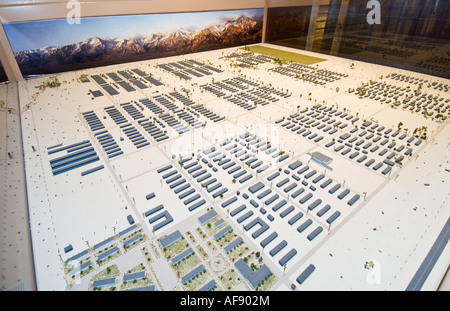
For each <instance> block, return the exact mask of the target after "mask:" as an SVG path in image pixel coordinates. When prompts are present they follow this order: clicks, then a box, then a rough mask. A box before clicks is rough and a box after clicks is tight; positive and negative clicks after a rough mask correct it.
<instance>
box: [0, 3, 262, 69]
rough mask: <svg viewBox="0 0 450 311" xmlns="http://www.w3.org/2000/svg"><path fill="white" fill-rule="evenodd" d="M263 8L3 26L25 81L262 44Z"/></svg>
mask: <svg viewBox="0 0 450 311" xmlns="http://www.w3.org/2000/svg"><path fill="white" fill-rule="evenodd" d="M263 13H264V11H263V9H256V10H238V11H218V12H217V11H216V12H196V13H174V14H147V15H125V16H108V17H89V18H81V21H80V24H70V23H68V22H67V21H66V20H65V19H59V20H48V21H33V22H23V23H10V24H4V28H5V32H6V34H7V36H8V39H9V42H10V43H11V47H12V49H13V52H14V55H15V57H16V60H17V63H18V65H19V67H20V70H21V71H22V75H23V76H24V77H30V76H34V75H43V74H52V73H58V72H64V71H71V70H77V69H83V68H90V67H97V66H105V65H111V64H118V63H125V62H132V61H140V60H147V59H153V58H160V57H167V56H174V55H181V54H188V53H195V52H201V51H208V50H213V49H220V48H226V47H233V46H239V45H246V44H252V43H259V42H261V36H262V23H263Z"/></svg>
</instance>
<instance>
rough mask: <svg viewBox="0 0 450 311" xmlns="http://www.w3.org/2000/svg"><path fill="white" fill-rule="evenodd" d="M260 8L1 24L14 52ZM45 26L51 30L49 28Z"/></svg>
mask: <svg viewBox="0 0 450 311" xmlns="http://www.w3.org/2000/svg"><path fill="white" fill-rule="evenodd" d="M262 12H263V10H261V9H257V10H239V11H215V12H196V13H175V14H148V15H124V16H109V17H87V18H82V19H81V22H80V24H69V23H67V21H66V19H58V20H47V21H33V22H22V23H10V24H4V25H3V26H4V28H5V32H6V34H7V36H8V38H9V41H10V43H11V47H12V49H13V51H14V52H19V51H24V50H33V49H38V48H43V47H46V46H64V45H68V44H73V43H76V42H81V41H84V40H87V39H89V38H92V37H95V36H96V37H99V38H102V39H113V38H126V37H130V36H135V35H148V34H151V33H158V32H170V31H175V30H178V29H183V30H187V31H195V30H200V29H202V28H204V27H209V26H212V25H215V24H219V23H221V22H224V21H226V20H228V19H230V18H233V17H237V16H239V15H240V14H245V15H249V16H254V15H260V14H262ZM49 29H50V30H51V31H49Z"/></svg>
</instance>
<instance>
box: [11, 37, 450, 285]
mask: <svg viewBox="0 0 450 311" xmlns="http://www.w3.org/2000/svg"><path fill="white" fill-rule="evenodd" d="M267 46H270V45H267ZM277 49H280V50H288V51H290V52H293V51H294V52H293V53H296V50H294V49H289V48H282V47H277ZM299 54H305V55H306V56H305V57H307V56H311V57H314V56H316V55H317V54H315V53H312V52H304V51H302V53H299ZM321 57H322V58H323V57H325V59H324V60H323V61H320V62H318V63H315V64H308V65H306V64H300V63H296V62H286V60H283V62H282V63H280V60H279V59H277V57H275V56H273V55H270V56H269V55H263V54H258V53H253V52H249V51H248V50H247V49H245V48H227V49H222V50H215V51H208V52H201V53H194V54H189V55H181V56H173V57H167V58H162V59H154V60H148V61H142V62H133V63H125V64H118V65H113V66H106V67H97V68H91V69H85V70H82V71H75V72H67V73H62V74H57V75H55V76H47V77H40V78H35V79H29V80H26V81H24V82H20V83H19V87H18V88H19V90H18V92H19V95H20V109H21V124H22V125H21V126H22V137H23V144H24V159H25V167H26V182H27V196H28V205H29V214H30V228H31V237H32V242H33V255H34V261H35V269H36V276H37V285H38V289H41V290H152V291H153V290H157V291H161V290H167V291H169V290H322V289H324V290H347V289H357V290H370V289H376V290H404V289H406V288H407V286H408V285H409V282H410V281H411V280H412V279H413V276H414V275H415V273H416V272H417V270H418V269H419V267H420V265H421V264H422V261H423V260H424V258H425V257H426V256H427V253H428V251H429V249H430V248H431V245H433V243H434V242H435V240H436V238H437V237H438V235H439V234H440V232H441V230H442V228H443V226H444V225H445V223H446V222H447V219H448V217H449V216H450V209H449V208H448V207H449V203H448V196H449V194H450V193H449V190H448V188H449V187H448V183H449V178H448V176H449V175H448V174H449V169H450V166H449V164H448V163H449V162H448V160H449V156H448V154H449V149H450V128H449V126H448V115H449V114H450V105H449V102H450V94H449V93H448V85H449V81H448V80H446V79H442V78H436V77H433V76H427V75H424V74H418V73H414V72H409V71H406V70H400V69H397V68H390V67H384V66H379V65H374V64H367V63H363V62H355V61H351V60H346V59H341V58H338V57H332V56H324V55H322V56H321ZM55 79H56V80H57V81H58V82H59V83H60V85H58V86H57V87H50V86H49V85H50V84H49V82H51V81H56V80H55ZM42 85H43V87H41V88H39V86H42ZM414 208H415V209H414ZM391 238H392V240H391ZM392 241H395V242H397V244H395V243H391V242H392ZM449 258H450V256H449V252H448V247H447V249H445V250H443V251H442V256H441V257H440V258H439V256H438V259H436V262H437V263H436V269H437V270H435V271H437V272H435V273H434V274H433V273H430V278H429V283H426V285H427V284H429V285H427V286H430V287H433V286H434V285H433V284H435V283H436V282H437V280H438V279H439V277H440V276H442V275H441V274H442V273H441V272H442V271H441V270H442V266H445V263H448V261H449ZM367 262H375V263H376V264H375V267H376V269H378V268H380V266H381V273H382V274H381V281H380V282H374V283H373V282H372V283H371V282H369V281H367V280H368V277H367V275H368V274H370V275H373V273H374V270H373V269H374V268H373V265H372V266H370V265H368V264H367ZM443 262H444V263H443ZM379 265H380V266H379ZM371 269H372V270H371ZM444 270H445V269H444ZM376 271H378V270H376ZM443 272H445V271H443Z"/></svg>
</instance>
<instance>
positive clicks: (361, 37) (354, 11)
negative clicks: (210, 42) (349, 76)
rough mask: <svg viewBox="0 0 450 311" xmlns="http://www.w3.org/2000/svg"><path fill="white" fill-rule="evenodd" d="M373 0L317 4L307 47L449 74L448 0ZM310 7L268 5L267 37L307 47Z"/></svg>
mask: <svg viewBox="0 0 450 311" xmlns="http://www.w3.org/2000/svg"><path fill="white" fill-rule="evenodd" d="M374 2H376V3H379V7H378V8H375V7H372V8H371V7H370V6H369V5H368V4H369V3H370V1H357V0H347V1H346V0H331V1H330V4H329V5H327V6H320V7H319V12H318V14H317V17H316V22H315V30H314V32H313V36H312V37H311V38H310V40H312V48H311V50H312V51H314V52H320V53H325V54H331V55H335V56H340V57H345V58H350V59H354V60H360V61H366V62H371V63H376V64H381V65H387V66H393V67H397V68H401V69H406V70H412V71H416V72H421V73H425V74H430V75H434V76H439V77H444V78H448V77H450V42H449V37H448V31H449V25H450V18H449V15H448V12H449V9H450V2H449V1H446V0H444V1H442V0H430V1H393V0H386V1H374ZM368 7H369V8H368ZM310 12H311V6H304V7H296V8H270V9H269V12H268V19H267V23H268V24H267V27H268V30H267V33H268V37H267V41H268V42H269V43H274V44H279V45H283V46H289V47H295V48H299V49H305V44H306V41H307V39H308V38H307V37H308V26H309V23H310V18H309V16H310ZM374 14H375V15H377V14H378V15H379V21H375V20H373V21H372V18H373V17H376V16H375V15H374ZM377 22H379V23H377Z"/></svg>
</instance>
